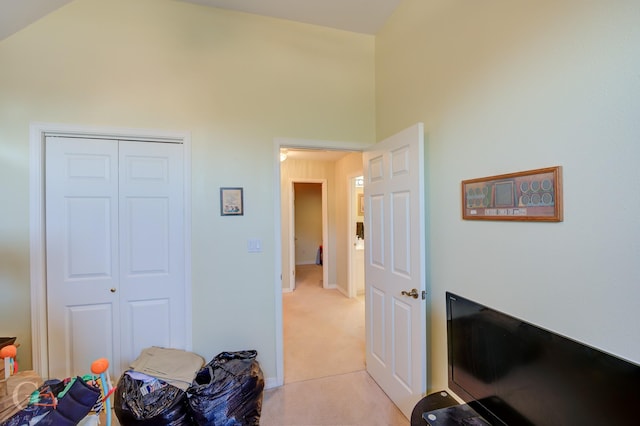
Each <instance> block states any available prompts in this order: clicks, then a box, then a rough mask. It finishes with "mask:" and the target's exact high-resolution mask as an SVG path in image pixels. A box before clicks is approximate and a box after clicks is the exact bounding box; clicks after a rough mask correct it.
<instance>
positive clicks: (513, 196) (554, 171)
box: [462, 166, 563, 222]
mask: <svg viewBox="0 0 640 426" xmlns="http://www.w3.org/2000/svg"><path fill="white" fill-rule="evenodd" d="M462 218H463V219H464V220H506V221H539V222H562V220H563V212H562V167H561V166H554V167H546V168H541V169H535V170H527V171H522V172H516V173H508V174H502V175H496V176H489V177H484V178H477V179H468V180H463V181H462Z"/></svg>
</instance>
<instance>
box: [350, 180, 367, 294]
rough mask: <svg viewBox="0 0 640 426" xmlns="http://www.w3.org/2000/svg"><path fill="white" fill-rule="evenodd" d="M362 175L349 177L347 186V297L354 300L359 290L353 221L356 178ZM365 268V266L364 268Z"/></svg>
mask: <svg viewBox="0 0 640 426" xmlns="http://www.w3.org/2000/svg"><path fill="white" fill-rule="evenodd" d="M362 173H364V171H362V172H361V173H352V174H349V175H347V180H348V182H347V185H348V186H349V188H348V189H347V196H348V197H349V199H348V203H349V207H348V208H347V215H348V217H347V221H348V222H347V223H348V224H349V226H348V228H349V247H348V250H347V259H348V260H347V265H348V272H347V277H348V278H349V281H348V283H347V293H348V294H347V295H348V296H349V297H350V298H354V297H356V296H358V289H357V288H356V282H355V281H356V277H355V275H356V265H355V255H354V248H353V245H354V242H353V240H354V235H355V234H356V226H355V223H354V221H353V217H354V216H355V214H354V213H355V210H356V209H357V207H354V204H355V198H356V194H357V192H356V189H355V183H356V178H358V177H359V176H362ZM363 268H364V266H363Z"/></svg>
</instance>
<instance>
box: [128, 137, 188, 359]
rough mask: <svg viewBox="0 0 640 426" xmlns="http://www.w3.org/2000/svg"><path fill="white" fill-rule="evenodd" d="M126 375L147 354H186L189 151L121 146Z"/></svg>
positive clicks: (178, 147)
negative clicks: (158, 349) (157, 349)
mask: <svg viewBox="0 0 640 426" xmlns="http://www.w3.org/2000/svg"><path fill="white" fill-rule="evenodd" d="M119 147H120V148H119V164H120V174H119V181H120V185H119V188H120V196H119V205H120V209H119V210H120V211H119V218H120V226H119V232H120V285H119V288H118V292H119V294H120V298H119V300H120V311H121V317H122V324H121V329H120V330H121V354H122V361H123V365H122V366H121V368H122V369H125V368H126V367H127V366H128V363H130V362H131V361H133V360H134V359H135V358H136V357H137V356H138V355H139V354H140V352H141V351H142V349H144V348H148V347H150V346H162V347H170V348H185V346H186V340H185V338H186V337H185V336H186V329H185V321H184V318H185V308H184V306H185V300H184V248H185V247H184V236H183V229H184V208H183V196H184V195H183V158H182V155H183V150H182V146H181V145H179V144H173V143H147V142H145V143H141V142H127V141H120V143H119Z"/></svg>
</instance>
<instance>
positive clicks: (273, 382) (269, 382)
mask: <svg viewBox="0 0 640 426" xmlns="http://www.w3.org/2000/svg"><path fill="white" fill-rule="evenodd" d="M277 387H278V380H277V379H276V378H275V377H267V378H265V379H264V388H265V389H273V388H277Z"/></svg>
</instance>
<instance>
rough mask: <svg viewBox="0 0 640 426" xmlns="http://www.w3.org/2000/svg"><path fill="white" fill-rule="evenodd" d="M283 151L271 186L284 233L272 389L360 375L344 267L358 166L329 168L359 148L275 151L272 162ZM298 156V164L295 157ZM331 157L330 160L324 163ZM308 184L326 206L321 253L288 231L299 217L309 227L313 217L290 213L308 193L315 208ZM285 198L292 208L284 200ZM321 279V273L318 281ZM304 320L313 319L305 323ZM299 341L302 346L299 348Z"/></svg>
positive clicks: (360, 305)
mask: <svg viewBox="0 0 640 426" xmlns="http://www.w3.org/2000/svg"><path fill="white" fill-rule="evenodd" d="M283 146H285V147H286V148H287V152H286V154H287V155H286V157H287V159H285V160H284V161H282V163H281V162H280V160H281V158H280V155H278V157H277V158H278V163H279V164H280V165H281V167H278V169H279V172H280V176H279V179H278V180H279V187H280V188H281V194H282V195H281V200H280V201H281V205H282V208H281V214H280V215H279V218H278V219H279V222H280V224H281V229H282V231H284V232H282V233H281V234H282V235H281V243H282V247H281V253H280V254H281V256H282V257H281V260H280V262H281V265H282V271H283V274H282V283H281V284H280V286H279V288H277V290H276V291H277V292H278V290H279V293H280V295H279V296H276V297H277V299H276V300H278V299H281V300H280V303H281V304H280V306H279V307H277V308H276V309H277V311H276V314H277V315H278V314H281V315H282V317H281V320H282V323H280V325H279V327H278V329H280V327H282V330H283V336H282V340H281V341H282V354H283V358H282V364H281V370H279V371H280V372H281V376H280V374H279V376H280V377H282V379H281V380H282V381H281V382H280V383H279V384H283V383H285V382H286V383H291V382H295V381H300V380H308V379H313V378H319V377H327V376H331V375H335V374H343V373H347V372H353V371H358V370H364V369H365V364H364V358H365V356H364V354H365V351H364V349H365V339H364V301H363V297H361V298H359V299H358V298H357V297H355V296H356V295H357V290H354V289H353V288H354V286H353V285H352V279H351V274H352V272H353V270H352V269H353V268H352V266H351V265H350V262H351V260H352V258H353V256H352V254H351V253H350V251H351V250H352V249H353V243H354V242H355V228H356V226H357V224H356V223H355V222H354V223H351V220H350V218H351V217H352V215H353V214H354V212H355V210H356V209H357V196H356V194H355V192H353V191H352V190H351V188H350V187H351V186H352V184H353V183H352V181H353V178H356V177H358V176H360V175H361V174H362V159H361V157H360V156H358V157H353V158H352V160H354V161H352V164H353V163H356V164H357V165H358V167H357V169H353V167H352V169H350V171H341V170H339V169H340V166H338V165H336V164H337V163H338V160H339V158H340V157H345V156H347V155H350V154H352V153H353V152H361V151H362V148H361V147H358V149H353V148H352V147H351V146H345V147H343V148H342V149H341V150H336V149H332V150H330V151H327V150H326V149H323V146H316V147H314V149H309V148H308V147H307V146H304V147H299V146H298V147H296V146H295V145H294V144H287V145H282V144H280V145H277V147H276V149H277V153H278V154H280V153H281V148H282V147H283ZM300 148H302V150H303V153H304V155H303V157H304V159H302V158H300V157H299V155H300V154H299V152H300ZM344 148H347V149H344ZM349 148H351V149H349ZM312 151H313V152H312ZM331 156H333V157H334V159H333V160H331V159H328V158H329V157H331ZM282 157H285V156H284V155H283V156H282ZM356 158H357V159H356ZM291 160H293V161H291ZM287 162H288V163H287ZM345 162H346V161H345ZM345 162H342V164H344V163H345ZM323 164H324V165H323ZM325 167H326V169H324V168H325ZM323 173H324V174H323ZM299 176H304V178H300V177H299ZM309 176H312V177H309ZM338 176H339V177H338ZM316 179H317V180H321V179H325V182H327V181H328V182H327V183H325V188H326V187H327V186H328V187H329V188H328V191H327V193H325V196H324V199H325V200H327V202H324V203H323V211H324V212H325V213H324V217H329V218H330V219H328V222H329V223H328V225H327V226H326V227H324V228H323V230H325V231H326V232H324V234H325V235H324V236H323V239H322V251H321V250H320V249H321V248H320V247H319V246H320V244H315V240H314V238H311V239H309V238H305V237H304V235H302V234H301V230H299V229H298V230H296V229H295V228H296V227H297V225H298V224H297V223H296V222H298V221H299V220H300V218H301V216H306V217H305V218H304V219H303V220H311V216H313V215H311V214H305V213H304V212H300V211H298V210H299V209H300V208H301V207H300V206H299V204H298V202H299V201H301V199H300V198H301V197H302V198H303V200H302V202H303V204H302V206H303V207H302V208H305V207H304V202H305V201H304V198H305V197H306V195H305V191H307V190H308V189H311V188H313V187H315V194H316V195H315V199H316V202H317V200H318V199H319V197H318V187H319V186H320V185H319V182H318V181H317V180H316ZM314 180H316V181H315V182H314ZM305 186H306V187H307V189H304V188H305ZM288 196H289V197H290V198H291V200H295V202H293V201H290V200H287V199H286V198H287V197H288ZM294 197H295V198H294ZM288 201H289V202H288ZM317 206H318V204H316V208H317ZM300 213H302V215H301V214H300ZM293 219H295V220H293ZM315 220H316V221H317V215H316V219H315ZM338 222H339V224H338ZM325 223H326V222H325ZM287 231H288V235H286V234H287ZM327 234H328V235H327ZM338 234H340V235H339V237H337V236H336V235H338ZM351 234H353V236H352V235H351ZM316 235H317V231H316ZM315 239H316V240H317V237H316V238H315ZM294 259H295V260H294ZM279 264H280V263H279ZM336 270H339V272H336ZM321 271H323V272H324V273H323V277H322V278H320V274H321ZM328 271H331V272H330V273H329V272H328ZM329 275H330V276H329ZM296 278H297V279H296ZM320 283H322V285H320ZM309 287H313V288H312V289H310V288H309ZM283 293H284V294H283ZM311 295H313V296H311ZM292 312H294V313H292ZM300 313H303V314H304V316H300ZM305 316H306V318H305ZM309 318H313V319H312V320H311V321H309ZM285 321H286V322H285ZM305 324H308V325H306V326H305ZM285 337H286V339H287V341H286V342H285ZM307 338H308V339H309V340H306V341H305V339H307ZM323 341H324V343H322V342H323ZM314 348H315V349H314ZM349 353H350V354H351V355H348V354H349ZM279 359H280V358H279ZM285 363H286V366H285Z"/></svg>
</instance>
